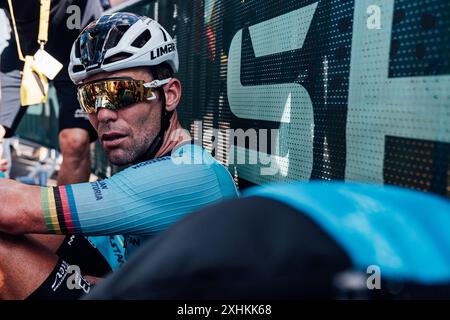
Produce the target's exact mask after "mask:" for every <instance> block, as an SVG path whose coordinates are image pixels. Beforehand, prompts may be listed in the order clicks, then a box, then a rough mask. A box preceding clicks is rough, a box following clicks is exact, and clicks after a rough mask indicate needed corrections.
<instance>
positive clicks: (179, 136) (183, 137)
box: [155, 111, 191, 158]
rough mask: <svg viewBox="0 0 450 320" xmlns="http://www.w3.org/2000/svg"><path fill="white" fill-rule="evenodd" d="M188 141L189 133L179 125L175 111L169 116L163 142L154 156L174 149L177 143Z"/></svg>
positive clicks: (189, 138) (159, 155) (162, 154)
mask: <svg viewBox="0 0 450 320" xmlns="http://www.w3.org/2000/svg"><path fill="white" fill-rule="evenodd" d="M188 141H191V135H190V134H189V132H188V131H187V130H184V129H183V128H182V127H181V124H180V122H179V121H178V115H177V112H176V111H175V112H174V113H173V114H172V117H171V118H170V124H169V128H168V129H167V131H166V133H165V135H164V140H163V143H162V145H161V148H159V150H158V152H157V153H156V155H155V158H158V157H161V156H164V155H166V154H168V153H170V152H172V150H174V149H176V148H177V147H178V146H179V145H181V144H183V143H185V142H188Z"/></svg>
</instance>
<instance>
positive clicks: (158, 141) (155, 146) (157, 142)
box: [135, 87, 173, 163]
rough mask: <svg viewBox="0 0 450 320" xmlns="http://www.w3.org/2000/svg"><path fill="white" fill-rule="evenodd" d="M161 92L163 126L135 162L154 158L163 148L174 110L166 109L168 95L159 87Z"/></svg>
mask: <svg viewBox="0 0 450 320" xmlns="http://www.w3.org/2000/svg"><path fill="white" fill-rule="evenodd" d="M158 90H159V93H160V95H161V99H162V103H161V105H162V109H161V127H160V130H159V133H158V135H157V136H156V137H155V139H154V140H153V142H152V143H151V144H150V146H149V147H148V149H147V151H146V152H145V153H144V154H143V155H142V156H141V157H139V158H138V159H137V160H136V161H135V163H139V162H143V161H147V160H150V159H153V158H154V157H155V155H156V153H157V152H158V150H159V149H160V148H161V146H162V144H163V141H164V135H165V133H166V131H167V129H168V128H169V126H170V119H171V118H172V114H173V111H171V112H167V110H166V95H165V93H164V89H163V88H162V87H160V88H158Z"/></svg>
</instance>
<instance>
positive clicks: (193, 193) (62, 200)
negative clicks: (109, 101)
mask: <svg viewBox="0 0 450 320" xmlns="http://www.w3.org/2000/svg"><path fill="white" fill-rule="evenodd" d="M237 195H238V191H237V189H236V185H235V183H234V181H233V178H232V176H231V175H230V173H229V171H228V170H227V169H226V168H225V167H224V166H223V165H221V164H220V163H219V162H217V161H216V160H215V159H214V158H213V157H212V156H211V155H210V154H209V153H208V152H207V151H205V150H204V149H203V148H201V147H200V146H197V145H194V144H187V145H183V146H181V147H179V148H177V149H176V150H175V151H173V152H172V155H171V156H167V157H162V158H157V159H154V160H149V161H145V162H142V163H139V164H137V165H134V166H131V167H129V168H127V169H125V170H123V171H121V172H119V173H117V174H115V175H113V176H112V177H111V178H109V179H105V180H99V181H96V182H91V183H81V184H73V185H66V186H60V187H44V188H42V190H41V199H42V209H43V212H44V217H45V222H46V225H47V228H48V231H49V233H55V234H82V235H86V236H98V235H119V234H124V235H126V236H125V238H126V255H127V256H129V255H130V253H131V252H132V251H134V250H135V249H136V247H139V246H140V245H141V244H142V243H143V242H144V241H145V240H147V239H148V238H149V237H152V236H154V235H157V234H159V233H160V232H161V231H164V230H166V229H167V228H168V227H169V226H170V225H172V224H173V223H175V222H177V221H178V220H180V219H182V218H183V217H185V216H186V215H187V214H189V213H191V212H194V211H196V210H198V209H200V208H202V207H205V206H207V205H209V204H212V203H215V202H217V201H219V200H223V199H226V198H233V197H237Z"/></svg>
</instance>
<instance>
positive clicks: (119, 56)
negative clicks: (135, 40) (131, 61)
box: [103, 52, 132, 65]
mask: <svg viewBox="0 0 450 320" xmlns="http://www.w3.org/2000/svg"><path fill="white" fill-rule="evenodd" d="M131 56H132V54H131V53H128V52H119V53H116V54H115V55H113V56H111V57H109V58H106V59H105V61H104V62H103V65H105V64H109V63H112V62H116V61H120V60H124V59H127V58H129V57H131Z"/></svg>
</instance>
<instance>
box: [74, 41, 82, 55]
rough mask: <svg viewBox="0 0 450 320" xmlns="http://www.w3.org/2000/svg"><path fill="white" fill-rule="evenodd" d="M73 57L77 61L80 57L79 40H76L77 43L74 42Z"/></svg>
mask: <svg viewBox="0 0 450 320" xmlns="http://www.w3.org/2000/svg"><path fill="white" fill-rule="evenodd" d="M75 57H76V58H78V59H79V58H80V57H81V51H80V38H78V39H77V41H76V42H75Z"/></svg>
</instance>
